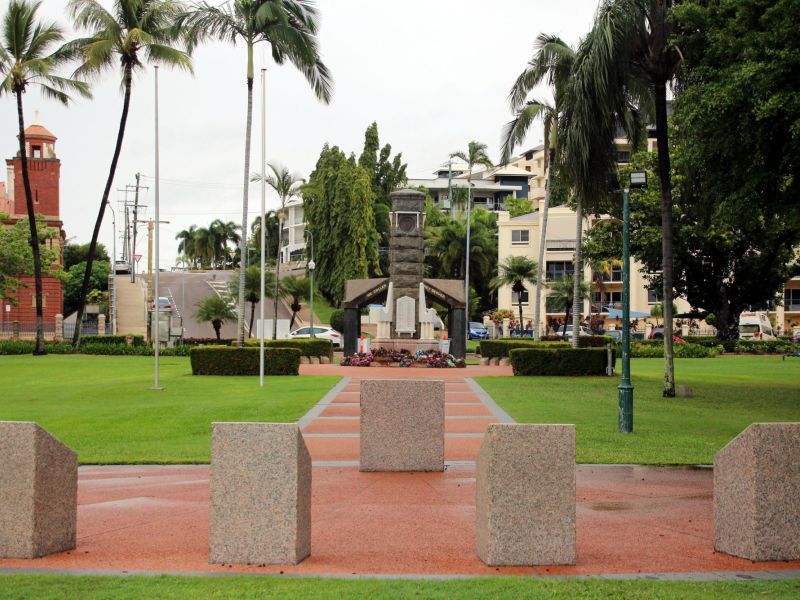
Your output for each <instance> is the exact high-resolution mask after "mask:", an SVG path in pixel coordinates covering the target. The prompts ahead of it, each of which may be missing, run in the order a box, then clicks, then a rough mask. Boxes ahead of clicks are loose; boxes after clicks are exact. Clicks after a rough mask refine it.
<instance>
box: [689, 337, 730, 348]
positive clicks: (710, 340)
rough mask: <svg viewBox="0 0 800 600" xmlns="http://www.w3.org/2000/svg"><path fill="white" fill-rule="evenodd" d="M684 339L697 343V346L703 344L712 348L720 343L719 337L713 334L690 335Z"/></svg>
mask: <svg viewBox="0 0 800 600" xmlns="http://www.w3.org/2000/svg"><path fill="white" fill-rule="evenodd" d="M685 339H686V341H687V342H688V343H690V344H697V345H698V346H705V347H706V348H714V347H716V346H721V345H722V342H721V341H720V339H719V338H718V337H717V336H714V335H691V336H688V337H686V338H685Z"/></svg>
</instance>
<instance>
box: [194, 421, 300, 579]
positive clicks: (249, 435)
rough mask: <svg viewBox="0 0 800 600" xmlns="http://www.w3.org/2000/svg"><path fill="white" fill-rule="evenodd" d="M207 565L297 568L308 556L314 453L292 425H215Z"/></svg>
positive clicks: (295, 426)
mask: <svg viewBox="0 0 800 600" xmlns="http://www.w3.org/2000/svg"><path fill="white" fill-rule="evenodd" d="M212 428H213V430H212V436H211V536H210V540H209V543H210V553H209V554H210V557H209V562H211V563H232V564H248V565H253V564H279V565H282V564H285V565H295V564H297V563H299V562H300V561H302V560H303V559H304V558H305V557H307V556H308V555H309V554H310V553H311V456H310V455H309V453H308V449H307V448H306V444H305V442H304V441H303V436H302V435H300V429H299V428H298V427H297V424H295V423H213V424H212Z"/></svg>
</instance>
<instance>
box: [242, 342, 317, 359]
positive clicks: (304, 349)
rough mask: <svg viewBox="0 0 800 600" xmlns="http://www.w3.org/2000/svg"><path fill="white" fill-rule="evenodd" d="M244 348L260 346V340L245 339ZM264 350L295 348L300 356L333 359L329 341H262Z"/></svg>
mask: <svg viewBox="0 0 800 600" xmlns="http://www.w3.org/2000/svg"><path fill="white" fill-rule="evenodd" d="M244 344H245V346H248V347H251V346H256V347H258V346H259V345H260V340H257V339H256V340H254V339H246V340H245V341H244ZM264 347H265V348H295V349H296V350H300V355H301V356H327V357H328V358H332V357H333V344H332V343H331V341H330V340H323V339H319V338H313V339H312V338H297V339H294V340H264Z"/></svg>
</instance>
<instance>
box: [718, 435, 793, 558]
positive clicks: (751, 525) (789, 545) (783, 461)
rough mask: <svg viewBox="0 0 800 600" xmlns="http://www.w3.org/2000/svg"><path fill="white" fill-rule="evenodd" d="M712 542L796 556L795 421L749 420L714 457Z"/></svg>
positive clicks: (748, 552) (764, 554)
mask: <svg viewBox="0 0 800 600" xmlns="http://www.w3.org/2000/svg"><path fill="white" fill-rule="evenodd" d="M714 548H715V549H716V550H718V551H719V552H725V553H726V554H733V555H734V556H740V557H742V558H747V559H750V560H754V561H768V560H798V559H800V423H754V424H752V425H750V427H748V428H747V429H745V430H744V431H743V432H742V433H740V434H739V435H738V436H736V437H735V438H734V439H733V440H731V442H730V443H729V444H728V445H727V446H725V447H724V448H723V449H722V450H720V451H719V452H718V453H717V455H716V456H715V457H714Z"/></svg>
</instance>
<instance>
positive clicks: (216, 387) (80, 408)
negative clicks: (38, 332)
mask: <svg viewBox="0 0 800 600" xmlns="http://www.w3.org/2000/svg"><path fill="white" fill-rule="evenodd" d="M160 375H161V377H160V382H161V385H162V386H163V387H164V389H163V390H161V391H155V390H152V389H150V387H151V386H152V385H153V359H152V358H151V357H136V356H130V357H129V356H81V355H72V356H52V355H51V356H46V357H37V358H34V357H32V356H2V357H0V381H2V382H3V391H2V399H1V400H0V420H11V421H36V422H38V423H39V424H40V425H41V426H42V427H44V428H45V429H47V430H48V431H49V432H51V433H52V434H53V435H55V436H57V437H58V438H59V439H60V440H61V441H63V442H64V443H65V444H67V445H68V446H70V447H71V448H73V449H75V450H76V451H77V452H78V457H79V461H80V462H81V463H83V464H119V463H123V464H124V463H198V462H199V463H207V462H208V461H209V458H210V447H211V422H212V421H268V422H291V421H296V420H297V419H298V418H299V417H301V416H303V415H304V414H305V413H306V412H307V411H308V409H309V408H311V407H312V406H314V404H316V403H317V402H318V401H319V400H320V398H322V396H323V395H325V393H326V392H327V391H328V390H329V389H330V388H331V387H333V385H335V383H336V382H337V381H338V378H337V377H306V376H304V377H266V378H265V379H264V387H263V388H259V386H258V378H257V377H200V376H197V377H195V376H193V375H192V374H191V368H190V366H189V359H188V358H183V357H170V358H163V359H161V370H160Z"/></svg>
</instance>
